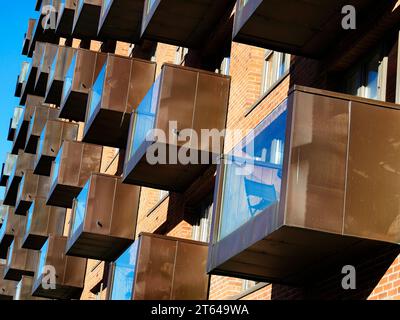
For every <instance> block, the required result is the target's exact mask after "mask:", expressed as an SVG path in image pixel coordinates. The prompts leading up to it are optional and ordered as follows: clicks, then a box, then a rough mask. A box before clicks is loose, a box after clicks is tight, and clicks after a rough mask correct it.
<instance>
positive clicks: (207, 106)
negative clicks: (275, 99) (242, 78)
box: [124, 64, 230, 192]
mask: <svg viewBox="0 0 400 320" xmlns="http://www.w3.org/2000/svg"><path fill="white" fill-rule="evenodd" d="M229 88H230V78H229V77H226V76H221V75H218V74H215V73H211V72H205V71H200V70H197V69H191V68H186V67H180V66H175V65H169V64H166V65H164V66H163V68H162V71H161V75H160V76H159V77H158V79H157V80H156V82H155V83H154V85H153V87H152V88H151V89H150V91H149V92H148V93H147V95H146V97H145V98H144V99H143V101H142V102H141V103H140V105H139V107H138V108H137V109H136V110H135V113H134V116H132V117H131V127H130V133H129V138H128V145H127V156H126V162H125V168H124V183H132V184H136V185H140V186H146V187H150V188H156V189H160V190H168V191H176V192H182V191H184V190H186V188H187V187H188V186H189V185H190V184H191V183H192V182H193V181H194V180H196V179H197V178H198V177H199V176H200V175H201V174H202V173H203V172H204V171H205V170H207V168H209V167H210V165H213V163H216V160H217V158H218V157H219V155H220V153H221V150H222V140H223V131H222V130H224V129H225V124H226V115H227V108H228V97H229ZM210 114H212V115H213V117H211V118H210V117H209V116H208V115H210ZM203 129H204V130H207V129H209V130H214V131H218V132H222V133H221V136H220V135H219V136H217V137H216V138H217V139H213V143H212V144H211V146H210V143H209V141H210V137H204V138H202V133H201V130H203ZM188 132H189V133H188ZM195 134H196V135H195ZM203 136H204V135H203ZM199 138H200V139H199ZM188 140H189V141H188ZM177 154H183V155H187V154H190V159H189V160H190V161H187V160H188V159H184V161H181V159H179V161H178V159H177V158H178V157H177ZM148 156H150V157H148ZM147 158H150V159H151V158H154V159H151V161H152V162H153V163H149V162H148V160H147ZM180 158H183V156H182V157H180ZM153 160H155V161H153ZM185 161H186V163H185Z"/></svg>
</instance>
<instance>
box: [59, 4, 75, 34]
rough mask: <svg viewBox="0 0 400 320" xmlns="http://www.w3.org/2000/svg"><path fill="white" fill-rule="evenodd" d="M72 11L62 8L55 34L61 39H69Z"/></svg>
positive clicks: (72, 19) (72, 17)
mask: <svg viewBox="0 0 400 320" xmlns="http://www.w3.org/2000/svg"><path fill="white" fill-rule="evenodd" d="M74 14H75V10H74V9H69V8H64V10H63V12H62V14H61V16H60V18H59V20H58V22H57V27H56V34H57V35H59V36H61V37H67V38H69V37H71V33H72V27H73V25H74Z"/></svg>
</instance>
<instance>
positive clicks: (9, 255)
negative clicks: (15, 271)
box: [7, 241, 15, 265]
mask: <svg viewBox="0 0 400 320" xmlns="http://www.w3.org/2000/svg"><path fill="white" fill-rule="evenodd" d="M14 245H15V241H13V242H12V243H11V245H10V248H9V249H8V250H9V251H8V257H7V265H10V263H11V260H12V256H13V253H14Z"/></svg>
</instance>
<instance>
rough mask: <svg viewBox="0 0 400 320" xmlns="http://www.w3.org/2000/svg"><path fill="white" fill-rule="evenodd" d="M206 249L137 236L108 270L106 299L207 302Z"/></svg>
mask: <svg viewBox="0 0 400 320" xmlns="http://www.w3.org/2000/svg"><path fill="white" fill-rule="evenodd" d="M207 250H208V247H207V244H206V243H202V242H197V241H190V240H185V239H178V238H171V237H165V236H160V235H155V234H147V233H143V234H141V235H140V236H139V239H138V240H137V241H135V242H134V244H133V245H132V246H131V247H130V248H129V249H128V250H127V251H126V252H125V253H124V254H122V255H121V256H120V257H119V259H118V260H117V261H116V262H115V264H114V266H113V268H112V276H111V277H110V278H111V279H110V285H109V288H110V290H109V293H108V294H109V300H207V298H208V285H209V277H208V275H207V274H206V272H205V268H206V262H207ZM166 266H168V268H166Z"/></svg>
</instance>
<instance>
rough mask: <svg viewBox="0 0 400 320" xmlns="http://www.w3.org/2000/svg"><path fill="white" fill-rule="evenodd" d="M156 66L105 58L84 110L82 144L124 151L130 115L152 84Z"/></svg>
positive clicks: (133, 60)
mask: <svg viewBox="0 0 400 320" xmlns="http://www.w3.org/2000/svg"><path fill="white" fill-rule="evenodd" d="M155 72H156V64H155V63H153V62H148V61H144V60H139V59H130V58H126V57H121V56H117V55H112V54H108V55H107V59H106V61H105V62H104V65H103V66H102V69H101V71H100V73H99V74H98V76H97V79H96V80H95V81H94V84H93V87H92V88H91V89H90V91H89V98H88V105H87V107H86V121H85V129H84V137H83V141H84V142H89V143H97V144H101V145H103V146H109V147H115V148H123V149H124V148H125V147H126V144H127V138H128V133H129V123H130V119H131V113H132V112H133V111H134V110H135V109H136V108H137V106H138V105H139V104H140V102H141V101H142V100H143V98H144V97H145V96H146V94H147V92H148V91H149V89H150V88H151V86H152V84H153V83H154V77H155Z"/></svg>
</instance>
